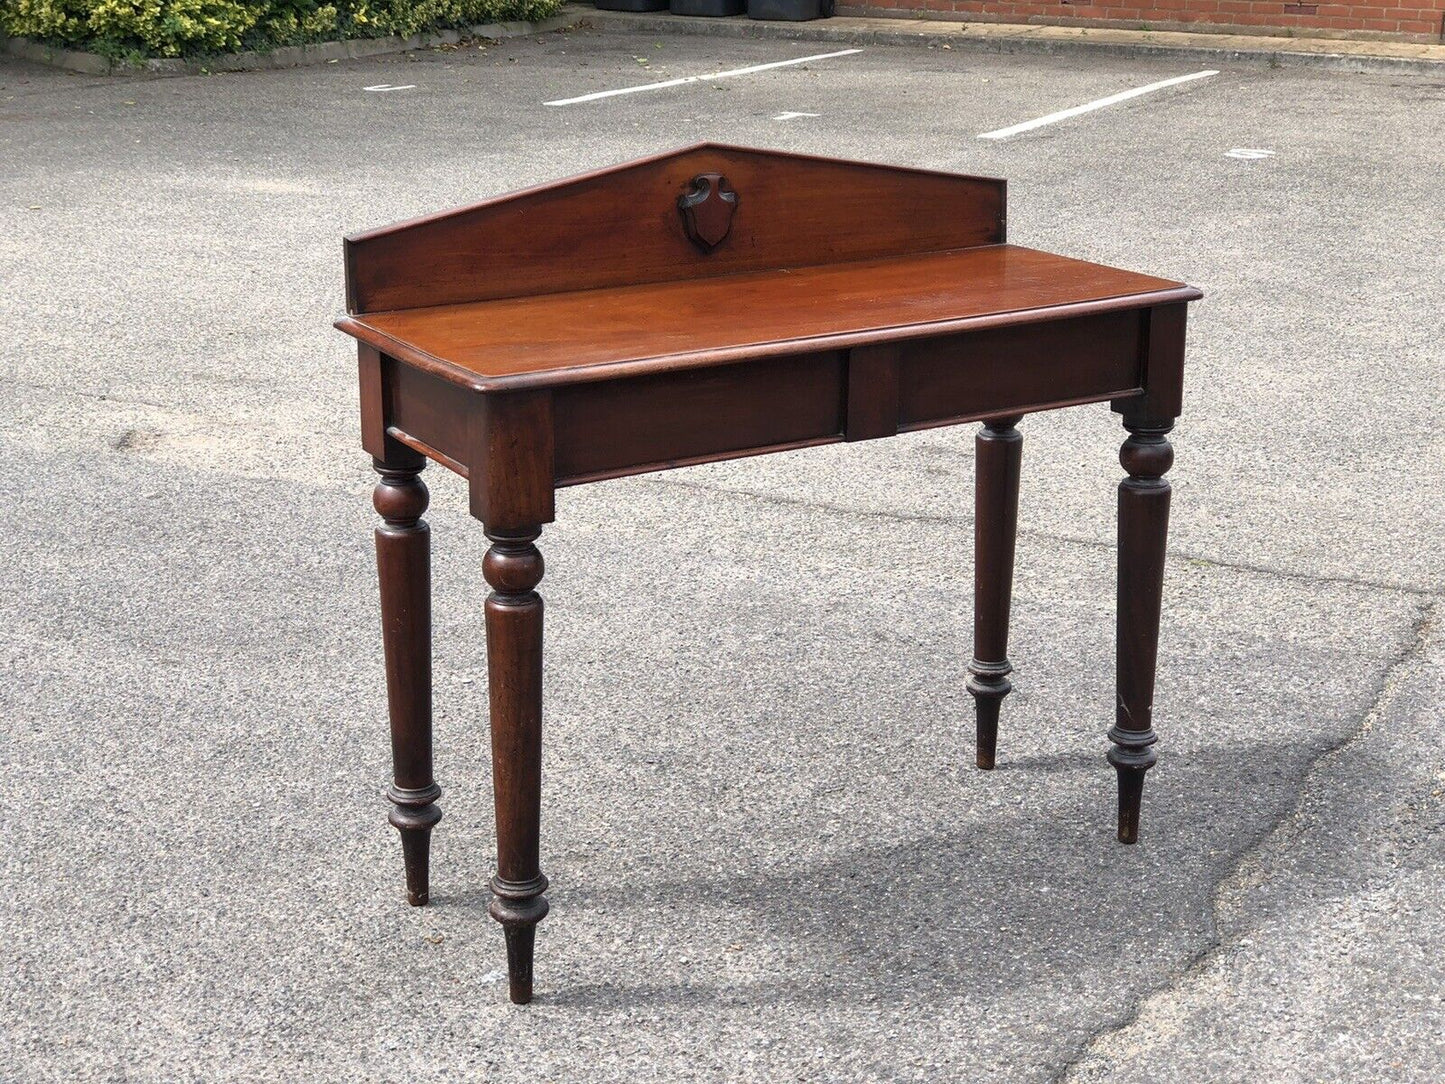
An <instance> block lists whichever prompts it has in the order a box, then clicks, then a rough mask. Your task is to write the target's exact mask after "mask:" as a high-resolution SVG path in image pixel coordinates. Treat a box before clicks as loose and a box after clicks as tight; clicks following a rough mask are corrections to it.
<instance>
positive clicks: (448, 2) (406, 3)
mask: <svg viewBox="0 0 1445 1084" xmlns="http://www.w3.org/2000/svg"><path fill="white" fill-rule="evenodd" d="M560 6H561V0H332V2H330V3H324V2H319V0H0V30H3V31H4V32H5V33H7V34H12V35H15V36H18V37H27V38H33V39H35V40H36V41H41V42H45V43H46V44H49V45H62V46H66V47H68V48H72V49H87V50H90V51H92V52H99V53H104V54H106V55H107V56H116V57H120V56H129V57H138V56H204V55H206V54H208V53H227V52H234V51H236V50H239V49H267V48H274V47H276V46H279V45H300V44H303V43H305V42H311V41H330V40H334V39H336V38H381V37H386V36H387V35H388V34H401V35H407V34H415V33H418V32H420V31H423V30H436V29H441V28H446V27H462V26H470V25H472V24H475V23H490V22H501V21H504V20H510V19H527V20H533V19H542V18H546V17H547V16H548V15H552V14H554V13H555V12H556V11H557V9H558V8H559V7H560Z"/></svg>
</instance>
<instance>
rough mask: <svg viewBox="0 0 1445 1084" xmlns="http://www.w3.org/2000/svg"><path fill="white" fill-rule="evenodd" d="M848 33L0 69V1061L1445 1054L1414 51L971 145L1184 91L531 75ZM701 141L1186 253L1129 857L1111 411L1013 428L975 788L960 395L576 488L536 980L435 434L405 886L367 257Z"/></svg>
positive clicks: (540, 1063) (953, 69)
mask: <svg viewBox="0 0 1445 1084" xmlns="http://www.w3.org/2000/svg"><path fill="white" fill-rule="evenodd" d="M823 51H829V50H828V48H825V47H822V46H820V45H819V44H818V43H806V42H798V43H791V42H783V41H761V40H721V39H709V38H698V37H686V38H684V37H675V38H672V37H657V38H646V39H644V38H641V37H638V36H636V35H622V34H616V33H609V32H601V31H593V30H577V31H572V32H569V33H558V34H548V35H542V36H539V37H537V38H528V39H522V40H513V41H508V42H504V43H498V44H496V45H492V46H488V47H485V48H480V49H479V48H477V47H475V45H471V46H467V47H463V48H460V49H456V50H451V51H438V52H432V53H424V54H412V55H409V56H407V57H386V58H376V59H372V60H365V61H351V62H343V63H338V64H334V65H327V66H323V67H317V68H303V69H296V70H291V71H272V72H253V73H244V74H231V75H218V76H213V77H185V78H169V79H140V78H97V77H87V76H78V75H71V74H66V73H61V72H57V71H55V70H52V69H47V68H42V67H38V66H33V65H30V64H27V63H24V62H21V61H15V60H8V59H5V60H0V161H3V162H4V168H3V169H0V216H3V217H0V280H3V281H0V287H3V288H0V327H3V328H4V329H5V331H6V336H5V339H6V342H7V345H8V347H9V349H8V350H7V351H6V353H5V355H4V357H3V360H0V372H3V374H4V377H5V388H6V392H7V394H6V397H5V400H4V405H3V418H4V422H5V424H4V426H3V427H0V442H3V443H0V447H3V450H4V454H5V468H6V469H5V470H4V471H3V472H0V500H3V502H4V507H5V508H6V510H7V514H6V516H5V521H4V527H3V528H0V541H3V545H4V547H5V551H6V553H7V555H8V567H7V584H8V590H6V591H5V592H3V593H0V616H3V620H4V627H5V629H6V630H7V632H8V636H7V637H6V640H5V643H4V646H3V647H0V664H3V673H4V680H3V683H0V696H3V701H0V703H3V707H4V717H5V719H6V723H5V725H4V728H3V730H0V733H3V734H4V737H5V741H4V743H3V746H0V786H3V787H4V790H5V793H6V796H7V801H6V803H5V806H4V812H3V813H0V873H3V884H4V886H5V902H4V904H3V905H0V973H3V974H4V975H5V976H6V981H5V982H4V983H3V984H0V1079H4V1080H7V1081H8V1080H14V1081H25V1082H29V1081H50V1080H56V1081H61V1080H64V1081H74V1080H87V1081H89V1080H96V1081H165V1082H171V1081H250V1080H263V1079H264V1080H271V1079H276V1078H278V1077H281V1078H285V1079H288V1080H316V1081H393V1080H395V1081H403V1080H414V1079H418V1078H427V1079H433V1080H458V1081H461V1080H467V1081H470V1080H489V1081H492V1080H494V1081H513V1080H516V1081H544V1080H556V1081H569V1082H570V1081H587V1082H592V1081H614V1080H616V1081H622V1080H626V1081H639V1080H658V1081H689V1080H696V1081H723V1080H727V1081H733V1080H738V1081H754V1080H756V1081H763V1080H766V1081H770V1082H771V1081H777V1080H806V1081H853V1080H859V1081H872V1080H880V1081H881V1080H888V1081H893V1080H898V1081H940V1080H965V1081H966V1080H977V1079H983V1078H985V1077H998V1078H1001V1079H1007V1080H1019V1081H1044V1080H1060V1079H1078V1080H1087V1081H1103V1080H1110V1081H1112V1080H1121V1081H1124V1080H1129V1081H1132V1080H1149V1081H1168V1080H1181V1081H1182V1080H1191V1081H1199V1080H1220V1081H1233V1080H1239V1079H1242V1078H1246V1077H1250V1078H1254V1079H1264V1080H1270V1081H1294V1080H1300V1081H1304V1080H1325V1081H1333V1080H1345V1079H1350V1080H1360V1079H1370V1080H1391V1081H1397V1080H1398V1081H1421V1082H1429V1081H1438V1080H1440V1079H1442V1078H1445V1040H1442V1035H1445V1026H1442V1025H1445V981H1442V980H1445V969H1442V966H1441V964H1440V962H1439V961H1440V960H1441V959H1445V907H1442V903H1445V888H1442V884H1445V882H1442V874H1445V718H1442V715H1445V713H1442V710H1441V704H1442V700H1445V697H1442V693H1445V648H1442V637H1445V627H1442V620H1441V614H1442V611H1441V604H1440V603H1441V594H1442V588H1445V543H1442V541H1441V539H1442V538H1445V514H1442V511H1441V507H1442V500H1441V498H1442V488H1445V439H1442V436H1441V432H1442V422H1445V408H1442V402H1445V395H1442V392H1445V388H1442V376H1441V373H1442V371H1445V368H1442V366H1445V349H1442V346H1441V339H1440V335H1439V320H1438V316H1437V314H1436V309H1437V308H1438V295H1439V288H1440V283H1441V282H1442V281H1445V258H1442V256H1441V254H1440V248H1439V244H1438V228H1439V223H1440V221H1442V217H1445V190H1442V187H1441V185H1440V181H1439V177H1440V167H1441V165H1442V160H1441V150H1440V144H1439V132H1440V131H1441V130H1442V122H1445V82H1442V81H1441V80H1440V79H1438V78H1434V77H1432V76H1431V75H1429V74H1401V75H1394V74H1392V75H1384V74H1346V73H1335V72H1324V71H1312V70H1277V69H1272V68H1270V67H1268V66H1267V65H1264V64H1260V65H1240V66H1237V67H1230V68H1227V69H1226V70H1223V71H1221V73H1220V74H1219V75H1217V76H1213V77H1210V78H1207V79H1201V80H1198V81H1196V82H1194V83H1190V84H1186V85H1184V86H1180V87H1175V88H1171V89H1169V90H1166V91H1162V92H1160V93H1157V94H1152V95H1148V96H1144V97H1141V98H1137V99H1134V100H1132V101H1130V102H1128V103H1125V104H1121V105H1119V106H1116V107H1109V108H1106V109H1101V110H1099V111H1097V112H1093V113H1089V114H1087V115H1084V116H1081V117H1076V118H1073V119H1072V120H1070V121H1067V122H1062V123H1059V124H1056V125H1050V126H1048V127H1045V128H1041V129H1038V130H1036V131H1034V132H1030V133H1027V134H1025V135H1022V136H1019V137H1016V138H1014V139H1009V140H1001V141H992V140H981V139H978V138H977V136H978V135H979V134H980V133H983V132H987V131H991V130H994V129H998V128H1001V127H1005V126H1008V125H1012V124H1015V123H1018V122H1020V121H1024V120H1028V119H1031V118H1034V117H1038V116H1042V115H1044V114H1048V113H1051V112H1053V111H1055V110H1059V109H1064V108H1067V107H1069V106H1072V105H1076V104H1079V103H1083V102H1087V101H1091V100H1095V99H1098V98H1102V97H1104V96H1106V95H1111V94H1114V93H1116V92H1118V91H1120V90H1124V89H1128V88H1130V87H1134V86H1140V85H1144V84H1147V83H1152V82H1156V81H1160V80H1164V79H1168V78H1171V77H1174V76H1177V75H1181V74H1187V73H1188V72H1189V71H1191V70H1193V68H1192V67H1191V66H1190V65H1189V64H1188V63H1181V62H1179V61H1169V60H1160V59H1152V58H1127V57H1117V56H1107V57H1105V56H1100V57H1097V58H1090V59H1088V60H1087V61H1084V60H1081V59H1080V58H1077V57H1070V58H1063V57H1048V56H998V55H986V54H970V55H963V54H961V53H957V52H954V51H950V50H943V49H933V50H928V49H919V48H892V47H887V46H869V47H866V48H865V49H864V50H863V51H862V52H860V53H857V54H854V55H851V56H847V57H838V58H834V59H829V60H820V61H816V62H812V63H808V64H804V65H796V66H790V67H784V68H777V69H774V70H771V71H768V72H760V73H757V74H755V75H750V76H740V77H737V78H732V79H728V80H725V81H716V82H705V83H694V84H690V85H686V86H680V87H674V88H669V89H663V90H656V91H648V92H644V93H639V94H633V95H627V96H622V97H614V98H607V99H603V100H600V101H595V102H590V103H583V104H579V105H576V106H565V107H550V106H544V105H543V104H542V103H543V102H546V101H550V100H555V99H560V98H567V97H573V96H578V95H583V94H587V93H591V92H596V91H601V90H607V89H616V88H622V87H626V86H631V85H635V84H639V83H645V82H651V81H659V80H666V79H671V78H678V77H682V76H687V75H693V74H701V73H708V72H716V71H720V70H724V69H732V68H737V67H743V66H749V65H754V64H763V63H770V62H773V61H777V60H781V59H789V58H795V57H800V56H805V55H808V54H810V53H817V52H823ZM382 84H387V85H393V86H408V87H409V88H410V89H406V90H396V91H374V90H367V89H365V88H367V87H375V86H378V85H382ZM786 113H794V114H798V113H801V114H817V115H816V116H812V115H808V116H794V117H792V118H791V119H783V120H780V119H776V118H778V117H779V116H780V115H782V114H786ZM701 139H718V140H724V141H729V142H739V143H750V144H758V145H764V146H777V147H782V148H786V149H795V150H803V151H812V152H822V153H829V154H838V155H843V156H854V157H862V158H869V159H873V160H878V161H886V162H898V163H904V164H909V165H919V166H927V167H936V168H944V169H957V170H961V171H966V172H974V173H982V174H988V175H996V176H1006V177H1007V178H1008V179H1009V197H1010V215H1009V218H1010V222H1009V230H1010V239H1011V240H1012V241H1014V242H1017V243H1021V244H1026V245H1033V246H1037V247H1041V248H1050V249H1055V250H1058V251H1061V252H1065V253H1069V254H1071V255H1078V256H1083V257H1087V258H1092V259H1097V260H1101V261H1104V262H1110V263H1116V264H1120V265H1124V266H1128V267H1131V268H1136V269H1138V270H1141V271H1147V272H1150V273H1154V274H1158V275H1161V276H1165V277H1172V278H1179V279H1183V280H1186V281H1189V282H1192V283H1194V284H1196V285H1199V286H1201V287H1203V288H1204V290H1205V292H1206V299H1205V300H1204V301H1203V302H1202V303H1200V304H1199V305H1197V306H1195V307H1194V308H1193V310H1192V313H1191V333H1190V338H1191V341H1190V349H1191V354H1190V362H1189V373H1188V380H1187V386H1186V407H1185V410H1186V413H1185V416H1184V418H1183V419H1182V420H1181V422H1180V424H1179V427H1178V429H1177V430H1176V436H1175V447H1176V452H1177V460H1176V466H1175V468H1174V470H1173V471H1172V472H1171V474H1170V478H1171V480H1172V481H1173V483H1174V486H1175V505H1174V519H1173V524H1172V533H1171V561H1170V563H1169V567H1168V570H1167V575H1166V601H1165V623H1164V630H1163V634H1162V641H1161V651H1160V680H1159V693H1158V697H1157V702H1156V711H1157V719H1156V723H1157V726H1158V728H1159V730H1160V733H1161V753H1160V762H1159V765H1158V767H1157V768H1156V769H1155V770H1154V771H1152V772H1151V773H1150V777H1149V781H1148V784H1147V786H1146V792H1145V795H1146V796H1145V808H1144V822H1143V833H1142V840H1141V843H1140V844H1139V845H1138V846H1137V847H1133V848H1123V847H1120V846H1118V845H1117V844H1116V843H1114V842H1113V840H1112V819H1113V794H1112V791H1113V772H1112V770H1111V769H1110V768H1109V767H1108V765H1107V764H1105V762H1104V760H1103V753H1104V750H1105V747H1106V744H1107V743H1106V741H1105V739H1104V736H1103V735H1104V731H1105V729H1106V728H1107V727H1108V725H1109V723H1110V722H1111V714H1112V713H1111V711H1110V704H1111V701H1112V641H1113V626H1112V603H1113V587H1112V562H1113V551H1112V531H1113V506H1114V504H1113V502H1114V487H1115V484H1116V482H1117V480H1118V478H1119V477H1120V471H1119V468H1118V465H1117V459H1116V453H1117V447H1118V444H1119V442H1120V440H1121V438H1122V435H1123V433H1122V430H1121V429H1120V428H1119V426H1118V424H1117V419H1116V418H1114V417H1113V416H1112V415H1111V414H1110V413H1109V411H1108V410H1107V407H1105V406H1103V405H1099V406H1094V407H1083V408H1078V409H1075V410H1070V411H1062V412H1054V413H1052V414H1049V415H1043V416H1038V417H1033V418H1028V419H1026V420H1025V422H1024V423H1023V425H1022V426H1021V428H1022V431H1023V432H1024V434H1025V446H1024V480H1023V497H1022V502H1021V514H1020V519H1021V524H1022V525H1023V526H1022V534H1021V538H1020V542H1019V555H1018V573H1017V583H1016V591H1015V614H1014V625H1013V635H1012V646H1013V648H1014V650H1013V652H1012V655H1013V657H1014V662H1015V665H1016V666H1017V667H1018V674H1017V675H1016V689H1017V691H1016V692H1015V693H1014V694H1013V695H1012V696H1010V697H1009V698H1008V700H1007V701H1006V702H1005V706H1004V720H1005V721H1004V726H1003V728H1002V735H1001V738H1000V769H999V770H998V771H996V772H994V773H992V774H982V773H978V772H976V771H974V770H973V769H972V768H971V762H972V752H971V747H972V705H971V700H970V698H969V696H968V694H967V693H966V691H965V690H964V686H963V682H964V678H965V665H966V663H967V660H968V656H969V654H970V642H969V637H970V628H971V603H970V599H969V592H970V584H971V560H972V556H971V548H972V522H971V493H972V439H973V437H972V427H959V428H956V429H945V430H935V431H931V432H927V433H920V434H913V435H909V436H905V437H900V438H898V439H896V440H891V441H883V442H869V443H864V444H858V445H846V446H834V447H828V448H820V449H811V450H805V451H798V452H790V453H785V454H781V455H775V456H768V457H764V458H761V459H755V460H742V461H737V462H733V463H727V464H715V465H712V466H707V467H698V468H688V469H684V470H679V471H674V472H669V473H665V474H658V475H652V476H646V477H641V478H635V479H629V480H624V481H617V482H612V483H607V484H605V485H598V486H588V487H584V488H582V489H573V490H565V491H563V492H562V493H561V494H559V499H558V517H557V522H556V523H555V524H554V525H551V526H549V527H548V528H547V529H546V530H545V531H544V533H543V537H542V539H541V542H540V545H541V547H542V549H543V552H544V553H545V555H546V558H547V563H548V571H547V577H546V579H545V580H544V581H543V584H542V592H543V594H544V595H545V596H546V598H547V601H548V611H547V615H548V627H547V649H548V653H549V654H548V662H547V667H548V669H547V682H548V684H547V696H548V700H547V717H546V718H547V736H546V748H545V755H544V763H545V768H544V771H545V779H544V824H543V868H544V869H545V870H546V871H547V873H548V875H549V876H550V877H551V879H552V882H553V888H552V890H551V892H550V893H549V897H550V899H551V901H552V904H553V911H552V914H551V915H550V916H549V917H548V919H547V920H546V921H545V922H544V923H543V924H542V926H541V927H540V930H539V936H538V971H537V985H538V996H537V999H536V1001H535V1002H534V1003H533V1005H532V1006H530V1007H529V1008H525V1009H519V1008H517V1007H514V1006H511V1005H509V1004H507V1002H506V999H505V989H504V986H505V983H504V979H503V954H502V945H501V936H500V932H499V931H498V930H497V928H496V926H495V923H493V922H492V920H491V919H490V918H489V917H488V916H487V914H486V902H487V898H488V893H487V890H486V879H487V877H488V876H489V875H490V873H491V872H492V854H493V841H492V840H493V837H492V813H491V798H490V765H489V763H488V756H487V738H486V733H485V729H486V723H485V719H486V706H485V683H484V677H483V675H484V673H485V670H484V651H483V641H482V629H481V601H482V598H483V594H484V584H483V583H482V580H481V576H480V565H481V554H482V552H483V549H484V545H483V543H484V539H483V538H482V536H481V531H480V529H479V528H478V527H477V525H476V524H475V523H474V522H473V521H471V520H470V519H469V518H468V517H467V515H466V505H465V499H464V496H465V494H464V486H463V484H462V482H461V481H460V480H459V479H457V478H454V477H452V476H449V475H447V474H445V472H443V471H441V470H440V469H437V468H433V469H430V470H429V471H428V472H427V474H428V481H429V483H430V484H431V486H432V497H433V503H432V510H431V512H430V513H429V514H428V519H429V521H430V522H431V524H432V528H433V544H434V563H435V567H434V583H435V590H436V599H435V623H436V643H437V661H436V689H437V749H438V756H437V771H438V778H439V781H440V783H441V784H442V787H443V789H444V792H445V793H444V796H443V799H442V803H441V804H442V808H443V810H444V812H445V819H444V820H443V821H442V823H441V825H440V826H439V827H438V829H437V831H436V834H435V844H434V856H433V906H431V907H429V908H425V909H411V908H408V907H406V906H405V904H404V902H403V891H402V878H401V860H400V849H399V847H398V846H397V843H396V839H395V834H394V832H393V831H392V829H390V828H389V827H388V826H387V825H386V822H385V809H384V803H383V802H382V800H381V798H380V790H381V787H382V786H383V785H384V783H385V781H386V779H387V773H388V764H387V755H388V746H387V741H386V737H385V723H384V690H383V686H382V676H381V666H380V643H379V639H380V638H379V635H378V631H377V614H376V600H375V582H374V573H373V571H372V568H371V563H370V561H371V556H370V547H371V539H370V528H371V525H372V522H373V519H374V516H373V513H372V511H371V508H370V501H369V499H368V494H369V492H370V489H371V485H372V474H371V471H370V469H369V463H368V461H367V459H366V457H365V456H364V455H363V454H362V453H361V451H360V447H359V442H358V436H357V432H356V420H355V419H356V398H355V390H354V381H355V376H354V372H355V369H354V361H353V360H352V354H351V351H350V350H349V349H348V347H349V342H348V341H347V340H345V339H343V337H342V336H340V335H339V334H337V333H335V332H333V331H332V330H331V329H330V326H329V322H330V317H331V315H332V314H333V313H334V312H335V311H336V310H338V309H340V308H341V306H342V296H341V261H340V244H339V238H340V236H341V235H342V234H343V233H344V232H347V231H350V230H355V229H360V228H365V227H369V226H374V225H379V224H383V223H386V222H390V221H394V220H397V219H400V218H404V217H408V216H411V215H415V214H419V213H423V212H427V211H431V210H435V209H439V208H443V207H447V206H452V205H455V204H458V203H461V202H465V201H468V200H472V199H476V198H480V197H483V196H487V195H492V194H497V193H500V192H504V191H507V190H509V189H512V188H516V187H520V186H522V185H526V184H531V183H535V182H539V181H543V180H548V179H553V178H557V177H561V176H565V175H567V174H569V173H572V172H575V171H578V170H582V169H587V168H593V167H596V166H599V165H603V164H607V163H610V162H616V161H622V160H625V159H627V158H630V157H634V156H636V155H639V154H644V153H649V152H654V151H659V150H664V149H667V148H669V147H672V146H676V145H679V144H683V143H689V142H694V141H697V140H701ZM1236 148H1244V149H1253V150H1269V151H1272V152H1273V154H1272V155H1268V156H1262V157H1254V158H1240V157H1229V156H1228V155H1227V152H1229V151H1231V150H1232V149H1236Z"/></svg>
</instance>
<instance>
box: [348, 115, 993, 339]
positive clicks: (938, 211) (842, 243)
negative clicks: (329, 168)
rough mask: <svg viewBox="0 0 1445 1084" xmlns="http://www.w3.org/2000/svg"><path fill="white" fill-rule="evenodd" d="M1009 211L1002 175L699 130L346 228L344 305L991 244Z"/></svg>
mask: <svg viewBox="0 0 1445 1084" xmlns="http://www.w3.org/2000/svg"><path fill="white" fill-rule="evenodd" d="M699 178H708V180H707V182H706V186H703V185H702V184H701V183H700V181H699ZM689 199H690V200H691V201H692V202H691V203H690V204H689V202H688V201H689ZM1004 214H1005V188H1004V182H1003V181H1001V180H994V179H992V178H985V177H968V176H963V175H960V174H952V173H937V172H930V171H927V170H917V169H905V168H901V167H896V166H883V165H873V164H869V163H863V162H850V161H842V160H837V159H829V158H815V157H810V156H807V155H798V154H789V153H785V152H781V151H766V150H752V149H748V148H744V147H728V146H721V145H717V144H711V143H708V144H702V145H699V146H695V147H688V148H685V149H683V150H679V151H674V152H671V153H669V154H663V155H659V156H657V157H654V158H646V159H641V160H638V161H635V162H628V163H626V164H624V165H620V166H613V167H610V168H607V169H603V170H599V171H597V172H595V173H588V174H584V175H581V176H578V177H572V178H570V179H568V180H564V181H559V182H556V183H554V184H548V185H543V186H541V187H538V188H531V189H527V190H525V191H522V192H517V193H514V194H512V195H507V196H501V197H499V198H497V199H493V200H487V201H485V202H483V203H478V204H474V205H472V206H470V207H464V208H460V209H458V210H455V211H449V212H445V213H443V214H439V215H433V216H431V217H428V218H422V219H417V220H415V221H413V222H404V223H400V224H398V225H395V226H388V227H385V228H383V229H379V230H372V231H370V232H367V233H361V234H356V235H354V236H352V237H348V238H347V239H346V278H347V283H346V285H347V310H348V311H349V312H352V313H365V312H382V311H389V310H395V309H411V308H420V307H423V306H428V305H451V304H461V303H464V302H469V301H484V300H489V299H495V298H503V297H522V296H529V295H535V294H549V293H559V292H563V291H568V290H587V289H598V288H602V287H609V286H622V285H628V284H633V283H637V284H644V283H652V282H665V281H670V280H676V279H687V278H696V277H698V276H712V275H728V274H736V273H739V272H746V271H761V270H767V269H772V268H786V267H803V266H811V265H817V264H826V263H837V262H843V261H848V260H862V259H876V258H881V257H888V256H899V255H907V254H910V253H919V252H940V251H947V250H950V249H959V248H970V247H973V246H976V245H987V244H998V243H1001V242H1002V241H1003V240H1004Z"/></svg>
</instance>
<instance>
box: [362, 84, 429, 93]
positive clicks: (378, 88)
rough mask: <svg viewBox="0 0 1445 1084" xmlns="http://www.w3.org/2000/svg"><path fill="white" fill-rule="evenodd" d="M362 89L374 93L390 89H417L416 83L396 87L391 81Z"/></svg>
mask: <svg viewBox="0 0 1445 1084" xmlns="http://www.w3.org/2000/svg"><path fill="white" fill-rule="evenodd" d="M361 89H362V90H369V91H371V92H372V93H374V94H384V93H385V92H386V91H388V90H415V89H416V84H415V83H408V84H407V85H406V86H404V87H394V86H392V85H391V84H390V83H377V84H376V86H374V87H362V88H361Z"/></svg>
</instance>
